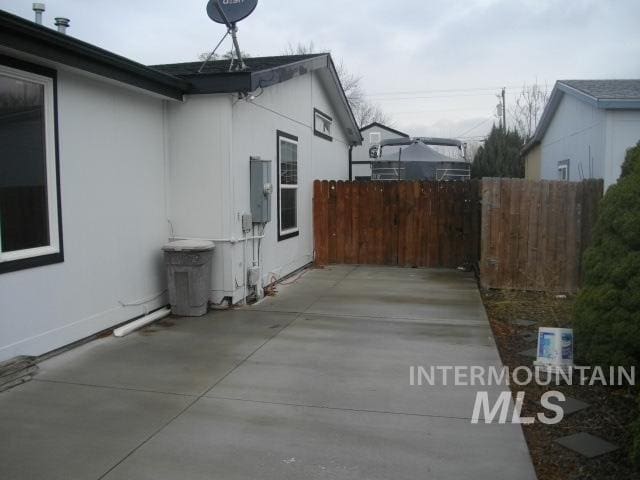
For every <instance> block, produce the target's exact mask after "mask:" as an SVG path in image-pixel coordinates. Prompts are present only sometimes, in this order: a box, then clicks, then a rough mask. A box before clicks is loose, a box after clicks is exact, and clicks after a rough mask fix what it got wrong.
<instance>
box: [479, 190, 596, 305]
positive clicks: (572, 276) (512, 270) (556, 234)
mask: <svg viewBox="0 0 640 480" xmlns="http://www.w3.org/2000/svg"><path fill="white" fill-rule="evenodd" d="M602 193H603V182H602V181H601V180H586V181H583V182H580V183H577V182H560V181H539V182H532V181H527V180H519V179H499V178H485V179H483V180H482V228H481V260H480V282H481V284H482V286H483V287H486V288H506V289H518V290H538V291H551V292H575V291H576V290H577V289H578V287H579V286H580V280H581V275H582V254H583V253H584V250H585V248H586V247H587V246H588V244H589V243H590V240H591V232H592V229H593V226H594V224H595V220H596V215H597V211H596V210H597V205H598V202H599V200H600V198H601V197H602Z"/></svg>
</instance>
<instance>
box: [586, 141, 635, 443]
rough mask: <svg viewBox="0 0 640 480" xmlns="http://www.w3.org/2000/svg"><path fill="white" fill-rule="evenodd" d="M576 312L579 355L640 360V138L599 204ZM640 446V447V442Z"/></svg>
mask: <svg viewBox="0 0 640 480" xmlns="http://www.w3.org/2000/svg"><path fill="white" fill-rule="evenodd" d="M584 267H585V278H584V286H583V288H582V290H581V292H580V294H579V295H578V298H577V300H576V305H575V310H574V314H575V317H574V330H575V341H576V353H577V357H578V358H579V359H580V360H581V361H583V362H585V363H587V364H590V365H601V366H608V365H623V366H630V365H638V364H639V363H640V142H639V143H638V145H637V146H636V147H634V148H632V149H630V150H629V151H628V152H627V156H626V159H625V162H624V165H623V167H622V175H621V177H620V179H619V180H618V183H617V184H616V185H613V186H611V187H610V188H609V190H608V191H607V193H606V195H605V196H604V198H603V199H602V201H601V202H600V207H599V212H598V220H597V222H596V226H595V229H594V232H593V242H592V245H591V247H590V248H589V249H587V251H586V253H585V256H584ZM639 448H640V446H639Z"/></svg>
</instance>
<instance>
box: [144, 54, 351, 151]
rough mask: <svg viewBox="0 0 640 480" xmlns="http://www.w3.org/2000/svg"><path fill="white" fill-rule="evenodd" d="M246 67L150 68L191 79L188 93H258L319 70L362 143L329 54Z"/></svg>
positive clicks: (256, 60) (225, 63)
mask: <svg viewBox="0 0 640 480" xmlns="http://www.w3.org/2000/svg"><path fill="white" fill-rule="evenodd" d="M244 62H245V64H246V66H247V68H246V69H245V70H234V71H229V64H230V61H229V60H216V61H213V62H207V63H206V64H205V65H204V68H203V69H202V72H200V73H198V71H199V70H200V67H202V64H203V62H188V63H173V64H166V65H153V66H152V67H150V68H153V69H154V70H157V71H159V72H163V73H166V74H170V75H173V76H176V77H178V78H181V79H183V80H187V81H188V82H189V84H190V85H191V89H190V91H189V92H188V93H192V94H198V93H233V92H245V93H248V92H254V91H256V90H259V89H260V88H266V87H269V86H271V85H275V84H277V83H281V82H284V81H286V80H289V79H291V78H295V77H297V76H300V75H305V74H307V73H309V72H312V71H317V72H318V75H319V77H320V80H321V82H322V83H323V84H324V85H325V86H326V87H327V92H328V95H329V97H330V100H331V101H332V103H333V104H334V107H335V108H336V111H337V115H336V116H337V117H338V119H339V120H340V121H341V123H342V125H343V126H344V128H345V131H346V132H347V136H348V138H349V140H350V142H351V143H352V144H358V145H359V144H360V143H362V135H360V130H359V129H358V123H357V122H356V119H355V116H354V115H353V111H352V110H351V106H350V104H349V101H348V99H347V96H346V94H345V93H344V89H343V87H342V83H341V82H340V78H339V76H338V72H337V70H336V67H335V65H334V63H333V60H332V59H331V55H330V54H328V53H314V54H309V55H281V56H272V57H247V58H246V59H244Z"/></svg>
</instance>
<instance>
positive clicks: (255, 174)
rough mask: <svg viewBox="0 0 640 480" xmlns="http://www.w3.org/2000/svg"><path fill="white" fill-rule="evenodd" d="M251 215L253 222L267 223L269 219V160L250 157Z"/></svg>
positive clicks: (271, 192) (270, 187)
mask: <svg viewBox="0 0 640 480" xmlns="http://www.w3.org/2000/svg"><path fill="white" fill-rule="evenodd" d="M250 165H251V167H250V168H251V179H250V183H251V185H250V189H251V215H252V217H253V223H268V222H270V221H271V195H272V194H273V184H272V183H271V160H262V159H261V158H260V157H251V160H250Z"/></svg>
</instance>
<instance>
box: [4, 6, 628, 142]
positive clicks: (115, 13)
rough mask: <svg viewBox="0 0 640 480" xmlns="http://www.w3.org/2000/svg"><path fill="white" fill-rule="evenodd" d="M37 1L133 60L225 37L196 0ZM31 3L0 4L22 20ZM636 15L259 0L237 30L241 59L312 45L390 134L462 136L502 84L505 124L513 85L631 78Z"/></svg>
mask: <svg viewBox="0 0 640 480" xmlns="http://www.w3.org/2000/svg"><path fill="white" fill-rule="evenodd" d="M41 1H42V0H41ZM45 3H46V6H47V10H46V12H45V16H44V23H45V25H48V26H51V27H53V21H54V17H57V16H63V17H68V18H70V19H71V27H70V29H69V31H68V33H69V34H70V35H73V36H75V37H76V38H79V39H81V40H84V41H87V42H89V43H92V44H94V45H97V46H99V47H102V48H104V49H106V50H110V51H112V52H115V53H118V54H120V55H123V56H125V57H128V58H130V59H132V60H135V61H138V62H140V63H144V64H158V63H172V62H183V61H194V60H196V59H197V58H198V55H199V54H200V53H202V52H205V51H208V50H211V49H212V48H213V47H214V46H215V44H216V43H218V40H219V39H220V38H221V37H222V35H223V34H224V32H225V27H223V26H222V25H218V24H215V23H213V22H212V21H211V20H209V18H208V17H207V15H206V12H205V7H206V3H207V2H206V0H181V1H175V0H173V1H169V0H154V1H153V2H152V1H149V0H108V1H97V0H48V1H46V0H45ZM31 4H32V1H31V0H29V1H27V0H0V8H1V9H4V10H7V11H9V12H11V13H14V14H17V15H20V16H22V17H25V18H29V19H32V18H33V12H32V10H31ZM638 18H640V0H464V1H456V0H403V1H389V0H366V1H364V0H363V1H359V2H358V1H345V0H322V1H317V0H296V1H292V0H259V2H258V7H257V8H256V10H255V12H254V13H253V14H252V15H251V16H250V17H249V18H247V19H245V20H244V21H242V22H241V23H240V24H239V25H238V26H239V34H238V35H239V40H240V46H241V48H242V50H243V51H246V52H248V53H250V54H251V55H252V56H262V55H280V54H282V53H283V52H284V51H285V50H286V48H287V46H289V45H297V44H299V43H302V44H309V43H310V42H313V44H314V45H315V46H316V47H317V48H318V49H321V50H323V51H330V52H331V53H332V55H333V57H334V59H335V60H336V62H343V63H344V65H345V67H346V68H347V70H349V71H350V72H351V73H352V74H353V75H356V76H358V77H360V78H361V82H362V86H363V88H364V90H365V92H366V93H367V96H368V98H369V100H371V101H372V102H375V103H377V104H378V105H379V106H380V107H381V108H382V109H383V111H384V112H385V113H387V114H388V116H389V117H390V120H391V121H390V123H391V125H392V126H393V127H395V128H397V129H400V130H403V131H405V132H407V133H409V134H411V135H414V136H451V137H458V138H464V139H467V140H469V141H473V140H477V139H480V138H482V136H483V135H485V134H486V133H487V132H488V130H489V129H490V128H491V125H492V123H493V122H494V121H496V117H495V112H496V104H497V103H498V99H497V98H496V94H498V93H499V92H500V89H501V88H502V87H506V92H507V116H508V117H509V112H510V109H511V108H512V106H513V104H514V102H515V98H516V97H517V95H518V94H519V92H520V91H521V90H522V87H523V85H524V84H527V85H531V84H534V83H538V84H540V85H546V86H547V87H548V88H549V89H551V88H552V87H553V84H554V83H555V81H556V80H559V79H595V78H639V77H640V33H638V29H637V25H638V22H637V21H638ZM229 42H230V41H229V40H227V42H226V44H225V45H224V46H223V50H228V49H229V48H230V43H229ZM225 47H226V48H225ZM507 122H508V123H509V120H507Z"/></svg>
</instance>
